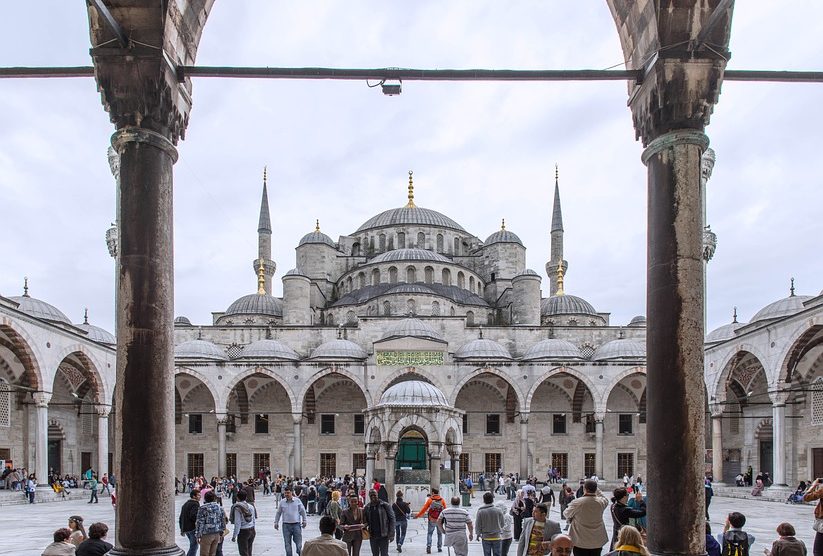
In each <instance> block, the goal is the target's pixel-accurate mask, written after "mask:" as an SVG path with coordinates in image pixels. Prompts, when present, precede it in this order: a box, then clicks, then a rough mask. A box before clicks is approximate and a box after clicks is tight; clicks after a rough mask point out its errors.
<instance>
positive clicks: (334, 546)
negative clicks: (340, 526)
mask: <svg viewBox="0 0 823 556" xmlns="http://www.w3.org/2000/svg"><path fill="white" fill-rule="evenodd" d="M336 527H337V522H336V521H335V520H334V518H333V517H331V516H328V515H324V516H323V517H321V518H320V536H319V537H316V538H314V539H311V540H308V541H306V544H305V545H303V556H347V555H348V550H347V548H346V543H344V542H343V541H338V540H337V539H335V538H334V536H333V535H332V534H333V533H334V529H335V528H336Z"/></svg>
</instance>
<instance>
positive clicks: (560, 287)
mask: <svg viewBox="0 0 823 556" xmlns="http://www.w3.org/2000/svg"><path fill="white" fill-rule="evenodd" d="M555 295H563V261H560V262H559V263H558V264H557V293H556V294H555Z"/></svg>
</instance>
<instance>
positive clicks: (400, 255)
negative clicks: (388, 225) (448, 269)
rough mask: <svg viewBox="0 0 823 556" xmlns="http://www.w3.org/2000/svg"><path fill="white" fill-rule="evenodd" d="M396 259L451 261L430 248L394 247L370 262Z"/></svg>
mask: <svg viewBox="0 0 823 556" xmlns="http://www.w3.org/2000/svg"><path fill="white" fill-rule="evenodd" d="M395 261H427V262H439V263H451V262H452V261H451V260H450V259H447V258H446V257H444V256H443V255H441V254H440V253H435V252H434V251H429V250H428V249H394V250H393V251H386V252H385V253H381V254H379V255H377V256H376V257H374V258H373V259H372V260H370V261H369V263H390V262H395Z"/></svg>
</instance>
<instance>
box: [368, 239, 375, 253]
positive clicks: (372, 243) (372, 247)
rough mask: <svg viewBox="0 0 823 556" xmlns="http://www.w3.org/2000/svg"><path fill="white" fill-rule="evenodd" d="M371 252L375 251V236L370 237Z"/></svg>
mask: <svg viewBox="0 0 823 556" xmlns="http://www.w3.org/2000/svg"><path fill="white" fill-rule="evenodd" d="M369 253H374V238H373V237H370V238H369Z"/></svg>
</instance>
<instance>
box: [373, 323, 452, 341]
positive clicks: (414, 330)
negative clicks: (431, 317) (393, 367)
mask: <svg viewBox="0 0 823 556" xmlns="http://www.w3.org/2000/svg"><path fill="white" fill-rule="evenodd" d="M391 338H421V339H424V340H435V341H437V342H444V341H445V340H444V339H443V335H442V334H440V332H437V331H436V330H435V329H434V328H432V327H431V326H430V325H429V324H427V323H425V322H423V321H422V320H420V319H415V318H407V319H403V320H401V321H399V322H397V323H395V324H393V325H392V326H390V327H389V328H388V329H387V330H386V332H385V333H384V334H383V336H382V338H380V339H381V340H389V339H391Z"/></svg>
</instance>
